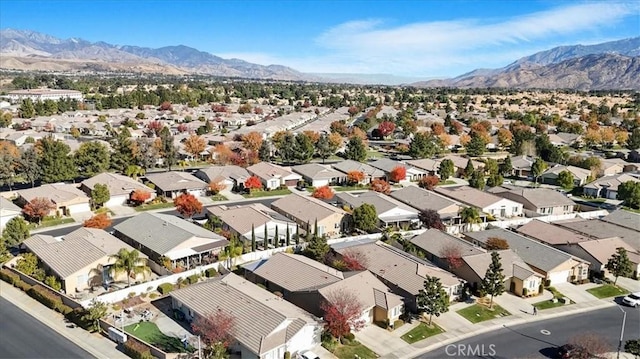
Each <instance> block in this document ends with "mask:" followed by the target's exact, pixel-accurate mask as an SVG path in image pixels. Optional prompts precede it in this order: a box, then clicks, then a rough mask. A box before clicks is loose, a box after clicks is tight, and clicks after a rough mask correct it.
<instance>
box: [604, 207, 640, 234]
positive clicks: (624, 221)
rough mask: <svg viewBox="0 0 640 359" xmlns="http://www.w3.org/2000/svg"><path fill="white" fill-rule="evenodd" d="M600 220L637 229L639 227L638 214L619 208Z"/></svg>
mask: <svg viewBox="0 0 640 359" xmlns="http://www.w3.org/2000/svg"><path fill="white" fill-rule="evenodd" d="M600 220H602V221H605V222H608V223H612V224H615V225H617V226H620V227H625V228H628V229H632V230H634V231H637V230H638V229H640V214H637V213H633V212H630V211H626V210H624V209H619V210H616V211H613V212H611V213H609V214H608V215H606V216H604V217H602V218H600Z"/></svg>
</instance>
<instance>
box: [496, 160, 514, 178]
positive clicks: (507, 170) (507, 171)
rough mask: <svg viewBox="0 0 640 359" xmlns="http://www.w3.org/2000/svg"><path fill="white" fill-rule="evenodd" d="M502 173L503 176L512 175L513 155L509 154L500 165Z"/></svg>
mask: <svg viewBox="0 0 640 359" xmlns="http://www.w3.org/2000/svg"><path fill="white" fill-rule="evenodd" d="M499 169H500V173H501V174H502V175H503V176H507V177H508V176H511V171H513V165H511V156H507V157H506V158H505V159H504V160H503V161H502V163H500V166H499Z"/></svg>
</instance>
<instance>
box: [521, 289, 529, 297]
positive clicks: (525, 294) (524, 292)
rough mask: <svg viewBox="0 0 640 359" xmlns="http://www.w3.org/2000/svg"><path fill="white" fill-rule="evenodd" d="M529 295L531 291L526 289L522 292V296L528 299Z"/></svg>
mask: <svg viewBox="0 0 640 359" xmlns="http://www.w3.org/2000/svg"><path fill="white" fill-rule="evenodd" d="M528 294H529V289H527V288H524V289H523V290H522V295H523V296H524V297H526V296H527V295H528Z"/></svg>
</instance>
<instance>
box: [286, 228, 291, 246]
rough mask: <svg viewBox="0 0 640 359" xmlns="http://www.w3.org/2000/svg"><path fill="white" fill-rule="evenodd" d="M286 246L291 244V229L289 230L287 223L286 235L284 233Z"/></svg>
mask: <svg viewBox="0 0 640 359" xmlns="http://www.w3.org/2000/svg"><path fill="white" fill-rule="evenodd" d="M285 244H286V246H287V247H289V246H290V245H291V231H290V230H289V223H287V235H286V242H285Z"/></svg>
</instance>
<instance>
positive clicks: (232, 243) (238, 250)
mask: <svg viewBox="0 0 640 359" xmlns="http://www.w3.org/2000/svg"><path fill="white" fill-rule="evenodd" d="M243 249H244V248H243V246H242V243H241V242H240V241H239V240H238V238H236V237H235V236H232V237H231V239H229V244H228V245H227V246H226V247H224V249H223V250H222V252H220V254H219V255H218V258H219V259H220V260H225V259H229V261H230V263H229V266H230V267H231V266H233V264H234V261H235V258H236V257H239V256H241V255H242V251H243Z"/></svg>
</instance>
